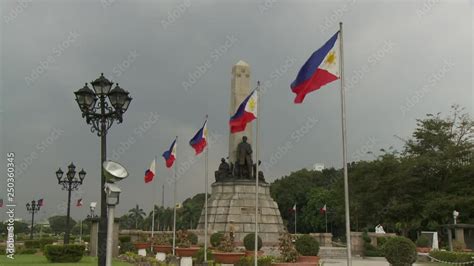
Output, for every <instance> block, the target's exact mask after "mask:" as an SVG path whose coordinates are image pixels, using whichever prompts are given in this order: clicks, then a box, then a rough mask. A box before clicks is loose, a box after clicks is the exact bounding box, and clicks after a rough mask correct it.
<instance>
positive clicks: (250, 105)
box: [229, 90, 258, 133]
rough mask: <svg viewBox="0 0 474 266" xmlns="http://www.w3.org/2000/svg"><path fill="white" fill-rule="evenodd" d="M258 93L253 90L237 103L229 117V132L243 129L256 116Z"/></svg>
mask: <svg viewBox="0 0 474 266" xmlns="http://www.w3.org/2000/svg"><path fill="white" fill-rule="evenodd" d="M257 100H258V94H257V91H256V90H253V91H252V92H251V93H250V95H249V96H247V98H245V100H244V101H243V102H242V103H241V104H240V105H239V108H238V109H237V112H235V114H234V115H233V116H232V117H231V118H230V121H229V125H230V132H231V133H237V132H241V131H244V130H245V127H246V126H247V123H249V122H251V121H253V120H254V119H256V118H257Z"/></svg>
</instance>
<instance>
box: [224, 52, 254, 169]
mask: <svg viewBox="0 0 474 266" xmlns="http://www.w3.org/2000/svg"><path fill="white" fill-rule="evenodd" d="M250 91H251V89H250V66H249V64H247V63H246V62H244V61H242V60H240V61H239V62H237V64H235V65H234V66H233V67H232V81H231V90H230V105H229V106H230V109H229V113H230V115H229V117H231V116H233V115H234V114H235V112H236V111H237V108H239V105H240V104H241V103H242V101H243V100H244V99H245V97H247V96H248V95H249V94H250ZM252 125H253V123H248V124H247V127H246V128H245V130H244V131H242V132H238V133H234V134H230V129H229V161H230V162H232V163H234V162H235V160H236V157H237V154H236V149H237V145H239V143H240V142H241V141H242V137H243V136H247V138H248V141H247V142H248V143H250V144H252V140H253V138H252V132H253V131H252V129H253V126H252Z"/></svg>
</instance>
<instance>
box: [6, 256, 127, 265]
mask: <svg viewBox="0 0 474 266" xmlns="http://www.w3.org/2000/svg"><path fill="white" fill-rule="evenodd" d="M4 265H18V266H20V265H21V266H23V265H24V266H34V265H55V266H73V265H78V266H86V265H87V266H89V265H94V266H95V265H97V258H96V257H83V258H82V260H81V261H80V262H77V263H50V262H48V260H46V258H45V257H44V256H41V255H16V256H15V259H14V260H11V259H9V258H7V257H6V256H1V257H0V266H4ZM112 265H114V266H130V265H132V264H129V263H125V262H120V261H114V262H113V263H112Z"/></svg>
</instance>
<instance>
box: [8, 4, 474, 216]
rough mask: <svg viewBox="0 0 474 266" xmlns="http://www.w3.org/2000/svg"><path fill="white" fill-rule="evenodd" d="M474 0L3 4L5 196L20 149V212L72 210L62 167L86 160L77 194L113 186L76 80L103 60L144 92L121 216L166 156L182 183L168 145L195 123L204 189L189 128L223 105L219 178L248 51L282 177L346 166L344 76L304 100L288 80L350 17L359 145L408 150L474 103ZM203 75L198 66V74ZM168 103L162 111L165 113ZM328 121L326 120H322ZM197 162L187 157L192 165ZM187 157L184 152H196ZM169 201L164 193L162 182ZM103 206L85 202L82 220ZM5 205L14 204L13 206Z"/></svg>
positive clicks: (196, 174) (195, 188)
mask: <svg viewBox="0 0 474 266" xmlns="http://www.w3.org/2000/svg"><path fill="white" fill-rule="evenodd" d="M472 11H473V5H472V2H470V1H441V0H420V1H395V0H394V1H360V0H350V1H284V0H256V1H236V0H232V1H194V0H193V1H191V0H177V1H167V2H163V1H128V0H96V1H91V0H89V1H31V0H23V1H3V0H2V2H1V14H2V20H1V35H0V36H1V42H0V43H1V64H0V66H1V71H0V73H1V85H0V88H1V105H0V110H1V112H0V117H1V128H0V134H1V160H2V162H1V163H0V165H1V166H0V169H1V171H2V178H1V179H0V186H1V190H0V198H4V199H6V189H5V186H6V169H5V165H6V153H7V152H15V162H16V165H17V178H16V202H17V204H18V207H17V216H18V217H21V218H26V217H27V216H26V211H25V208H24V205H25V203H26V202H27V201H30V200H32V199H39V198H44V199H45V204H46V206H45V207H44V208H43V209H42V210H41V211H40V213H39V216H40V219H44V218H46V217H48V216H50V215H53V214H64V213H65V208H64V207H65V205H64V202H65V199H66V192H65V191H61V190H60V187H59V185H57V182H56V178H55V174H54V173H55V171H56V170H57V168H58V167H62V168H63V170H64V169H65V168H66V167H67V165H68V164H69V163H70V162H71V161H73V162H74V163H75V164H76V165H77V166H78V167H79V168H84V169H85V170H86V171H87V173H88V174H87V176H86V179H85V184H84V185H83V186H82V187H81V190H80V191H79V192H78V193H75V194H74V196H73V197H74V198H75V199H77V198H79V197H82V198H84V201H85V204H86V205H88V204H89V202H90V201H96V200H98V198H99V184H100V180H99V170H100V168H99V158H100V157H99V156H100V154H99V152H100V147H99V138H98V137H97V136H96V135H95V134H93V133H91V132H90V127H89V126H88V125H87V124H86V122H85V121H84V120H83V119H82V118H81V114H80V111H79V109H78V107H77V105H76V102H75V101H74V95H73V91H75V90H77V89H79V88H81V87H82V86H83V85H84V83H85V82H89V81H91V80H93V79H96V78H97V77H98V76H99V74H100V73H101V72H104V73H105V75H106V77H108V78H110V79H112V80H113V81H115V82H119V83H120V85H121V87H123V88H125V89H127V90H129V91H130V93H131V96H132V97H133V101H132V103H131V105H130V109H129V110H128V112H127V113H126V114H125V120H124V123H123V124H120V125H114V126H113V127H112V129H111V130H110V133H109V135H108V155H109V158H112V159H115V160H117V161H119V162H120V163H122V164H124V165H125V166H126V167H127V168H128V169H129V172H130V176H129V178H128V179H127V180H125V181H123V182H122V183H121V184H120V185H121V186H122V188H123V189H124V192H123V193H122V201H121V204H120V206H119V210H118V212H119V214H122V213H124V212H125V211H126V210H128V209H130V208H131V207H133V206H134V205H135V204H140V205H141V206H143V207H145V208H146V209H147V211H148V210H150V208H151V204H152V198H153V190H154V188H153V186H152V185H145V184H144V182H143V174H144V171H145V169H146V168H147V167H148V165H149V163H150V161H151V160H152V159H153V157H154V156H158V157H159V158H158V159H159V160H158V162H159V165H158V174H157V181H158V185H157V188H158V187H159V188H160V190H158V192H159V193H161V185H162V184H165V190H166V193H165V197H166V199H165V204H166V205H170V203H171V200H172V197H171V192H170V191H172V190H171V187H170V186H169V184H168V182H167V179H168V178H169V177H170V176H171V172H170V171H168V170H166V169H165V167H164V164H163V160H162V158H161V153H162V152H163V151H164V150H165V149H167V148H168V147H169V145H170V143H171V141H172V139H173V137H174V136H175V135H178V136H179V137H180V143H179V145H178V156H179V162H178V163H180V169H181V170H180V171H181V172H180V173H181V174H180V178H179V188H178V198H179V200H183V199H185V198H187V197H190V196H192V195H194V194H195V193H199V192H202V191H203V190H204V186H203V180H204V167H203V166H204V162H203V160H202V159H197V160H193V150H192V149H191V148H190V147H189V146H188V145H187V142H188V140H189V138H191V137H192V135H193V133H194V132H195V130H197V129H198V128H199V127H200V126H201V124H202V120H203V117H204V115H205V114H206V113H208V114H209V116H210V118H209V128H210V130H211V132H213V135H214V140H215V141H214V143H213V144H212V148H211V151H210V171H211V174H210V176H211V177H212V176H213V171H214V169H216V168H217V166H218V162H219V158H220V157H223V156H226V155H227V142H228V125H227V121H228V119H229V115H228V108H229V107H228V104H229V90H230V78H231V68H232V65H233V64H235V63H236V62H237V61H239V60H240V59H242V60H244V61H246V62H248V63H249V64H250V66H251V71H252V83H253V84H255V83H256V81H257V80H260V81H261V82H262V84H263V85H264V87H265V94H264V96H263V97H262V106H261V121H262V122H261V133H262V135H263V137H262V143H261V148H262V153H263V161H264V163H265V170H266V176H267V180H270V181H272V180H274V179H276V178H279V177H281V176H283V175H286V174H288V173H290V172H292V171H295V170H298V169H301V168H303V167H311V166H312V165H313V164H314V163H323V164H325V165H326V167H331V166H334V167H340V166H341V141H340V139H341V136H340V101H339V90H338V88H339V82H338V81H337V82H334V83H333V84H331V85H329V86H326V87H324V88H322V89H321V90H320V91H318V92H316V93H313V94H311V95H309V96H307V98H306V100H305V102H304V104H302V105H294V104H293V97H294V96H293V94H292V93H291V92H290V89H289V84H290V83H291V82H292V81H293V79H294V78H295V76H296V74H297V72H298V70H299V68H300V67H301V65H302V64H303V63H304V62H305V60H306V59H307V58H308V57H309V55H310V54H311V53H312V52H313V51H314V50H316V49H317V48H319V47H320V46H321V45H322V44H323V43H324V42H325V41H326V40H327V39H328V38H329V37H330V36H332V34H334V32H336V31H337V30H338V22H339V21H343V22H344V32H345V35H344V46H345V47H344V48H345V77H346V83H347V84H346V85H347V119H348V121H347V126H348V135H349V138H348V144H349V148H348V154H349V159H350V160H358V159H371V158H373V157H371V156H370V155H366V154H365V153H366V151H368V150H372V151H377V150H378V149H380V148H387V147H389V146H394V147H396V148H400V146H401V141H400V140H398V139H397V138H395V137H394V136H393V135H394V134H396V135H398V136H400V137H401V138H407V137H409V135H410V132H412V130H413V129H414V127H415V123H416V121H415V119H416V118H420V117H422V116H424V114H426V113H436V112H443V113H446V112H448V111H449V107H450V105H452V104H460V105H461V106H464V107H466V108H467V110H468V111H469V112H470V113H471V114H473V113H474V111H473V102H474V101H473V100H474V98H473V92H472V79H471V77H472V70H473V68H472V59H473V52H472V47H473V41H472V30H473V29H472V25H473V20H472ZM193 75H194V77H192V76H193ZM156 116H159V118H158V119H157V120H156V119H155V117H156ZM314 121H317V122H314ZM184 163H187V164H184ZM183 164H184V165H183ZM157 199H158V200H157V202H161V196H159V195H158V194H157ZM87 212H88V208H87V207H84V208H82V209H79V208H75V207H73V210H72V216H73V217H74V218H76V219H77V218H80V217H84V216H85V215H86V214H87ZM4 217H5V214H4V213H3V212H2V214H0V218H4Z"/></svg>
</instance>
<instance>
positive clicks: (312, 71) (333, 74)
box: [0, 22, 352, 266]
mask: <svg viewBox="0 0 474 266" xmlns="http://www.w3.org/2000/svg"><path fill="white" fill-rule="evenodd" d="M337 44H338V45H337ZM343 66H344V61H343V35H342V22H341V23H339V31H338V32H336V33H335V34H334V35H333V36H332V37H331V38H330V39H329V40H328V41H327V42H326V43H325V44H324V45H323V46H322V47H321V48H319V49H318V50H316V51H315V52H314V53H313V54H312V55H311V56H310V58H309V59H308V60H307V61H306V62H305V64H304V65H303V66H302V67H301V69H300V71H299V72H298V75H297V77H296V79H295V81H293V83H292V84H291V86H290V87H291V90H292V91H293V93H295V94H296V97H295V100H294V102H295V103H297V104H299V103H302V102H303V100H304V98H305V97H306V95H307V94H308V93H310V92H313V91H316V90H318V89H319V88H321V87H322V86H324V85H326V84H328V83H330V82H332V81H335V80H337V79H340V85H341V86H340V87H341V128H342V157H343V165H344V198H345V222H346V241H347V265H348V266H351V265H352V262H351V237H350V216H349V185H348V173H347V135H346V111H345V91H344V90H345V88H344V72H343V70H344V67H343ZM259 85H260V83H259V82H258V85H257V88H255V89H254V90H253V91H252V92H251V93H250V94H249V95H248V96H247V97H246V98H245V99H244V101H243V102H242V103H241V104H240V105H239V107H238V109H237V110H236V112H235V114H234V115H233V116H232V117H231V118H230V121H229V126H230V132H231V133H237V132H241V131H244V130H245V128H246V125H247V124H248V123H250V122H252V121H253V120H257V127H256V140H255V146H256V148H255V150H256V152H255V156H256V161H257V162H258V158H259V145H258V140H259V124H260V123H259V120H260V119H257V107H258V106H259V105H260V103H259V95H258V94H259ZM207 119H208V117H207V115H206V120H205V122H204V124H203V126H202V127H201V128H200V129H199V130H198V132H197V133H196V134H195V135H194V137H193V138H192V139H191V140H190V141H189V144H190V145H191V147H193V149H194V150H195V152H196V155H199V154H200V153H202V152H203V151H205V195H206V197H205V210H204V212H205V214H204V216H205V225H204V227H205V230H204V232H205V238H204V239H205V241H204V260H205V261H207V242H208V239H207V238H208V237H207V233H208V218H207V217H208V203H207V194H208V185H209V184H208V152H209V146H208V144H209V143H208V142H207ZM177 142H178V137H177V136H176V138H175V139H174V141H173V143H172V144H171V146H170V148H169V149H168V150H167V151H165V152H164V153H163V155H162V156H163V158H164V159H165V164H166V167H167V168H171V167H172V166H173V165H174V166H175V167H174V175H173V176H174V195H173V205H174V210H173V255H174V254H175V249H176V192H177V187H176V181H177V180H176V174H177V168H176V166H177V163H176V160H177V154H176V151H177V149H176V148H177ZM256 168H257V169H256V175H257V176H256V178H255V186H256V187H255V247H257V246H258V244H257V241H258V220H259V219H258V214H259V212H258V207H259V202H258V201H259V191H258V188H259V179H258V172H259V170H258V163H256ZM155 174H156V157H155V159H153V161H152V162H151V165H150V167H149V169H148V170H146V172H145V177H144V179H145V183H149V182H151V181H153V178H154V176H155ZM154 190H156V189H154ZM154 200H155V197H154V198H153V205H155V202H154ZM38 205H39V206H43V199H40V200H38ZM2 206H3V199H0V207H2ZM77 206H78V207H80V206H82V199H79V200H78V202H77ZM294 210H295V233H296V204H295V206H294ZM154 211H155V206H153V214H152V215H153V218H152V236H153V231H154V220H155V217H154ZM324 212H325V213H326V205H324ZM326 231H327V216H326ZM255 257H257V249H255ZM254 261H255V266H257V260H254Z"/></svg>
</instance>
